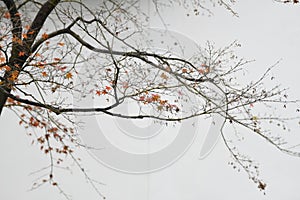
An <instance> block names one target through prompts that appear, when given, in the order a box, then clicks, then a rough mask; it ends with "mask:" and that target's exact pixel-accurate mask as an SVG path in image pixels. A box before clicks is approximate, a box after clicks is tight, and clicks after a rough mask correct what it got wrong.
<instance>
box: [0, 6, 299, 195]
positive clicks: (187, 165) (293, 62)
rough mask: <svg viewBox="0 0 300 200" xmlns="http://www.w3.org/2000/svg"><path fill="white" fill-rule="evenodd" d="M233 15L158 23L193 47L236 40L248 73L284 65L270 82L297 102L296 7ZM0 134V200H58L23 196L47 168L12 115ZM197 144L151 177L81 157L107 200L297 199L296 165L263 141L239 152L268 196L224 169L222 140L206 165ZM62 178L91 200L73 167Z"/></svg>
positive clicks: (46, 190)
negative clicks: (256, 169)
mask: <svg viewBox="0 0 300 200" xmlns="http://www.w3.org/2000/svg"><path fill="white" fill-rule="evenodd" d="M235 10H236V11H237V12H238V13H239V16H240V17H239V18H234V17H232V16H231V14H230V13H228V12H227V11H225V10H224V9H220V8H216V9H215V10H214V16H213V17H206V16H204V17H201V16H198V17H188V18H187V17H185V15H184V14H183V15H180V14H178V12H177V11H176V10H174V9H173V10H169V11H168V12H166V13H164V16H166V18H165V21H166V22H167V23H170V29H172V30H174V31H177V32H180V33H181V34H184V35H186V36H187V37H189V38H192V39H193V40H195V41H196V42H198V43H199V44H204V42H205V41H207V40H210V41H215V43H216V45H217V46H220V47H221V46H224V45H227V44H229V43H231V42H232V41H234V40H238V41H239V42H240V43H241V44H242V48H241V49H240V50H239V52H238V53H239V54H240V55H241V56H243V57H246V58H249V59H255V60H256V62H255V63H253V64H251V67H250V68H249V70H250V69H251V70H253V71H258V72H262V71H264V70H265V69H267V67H269V66H270V65H272V64H274V63H275V62H276V61H277V60H279V59H281V58H282V59H283V60H282V61H281V62H280V67H278V68H277V69H276V70H275V72H276V78H277V79H279V80H281V82H282V84H283V86H287V87H290V88H291V92H290V93H291V94H292V95H293V96H295V97H297V98H300V94H299V93H298V88H297V87H298V84H299V83H300V80H299V78H298V76H299V75H298V73H299V72H300V70H299V69H298V68H299V60H298V57H299V52H300V51H299V50H300V37H299V36H300V23H299V11H300V7H299V6H292V5H291V6H289V5H283V4H277V3H274V2H273V1H271V0H266V1H261V0H252V1H240V3H237V4H236V6H235ZM168 19H169V20H168ZM150 26H157V21H156V20H155V19H152V21H151V22H150ZM291 72H292V73H291ZM0 127H1V135H2V137H1V140H0V149H1V151H0V152H1V153H0V155H1V161H0V162H1V165H0V199H25V200H27V199H28V200H37V199H43V200H48V199H49V200H50V199H64V198H63V196H61V195H60V194H59V192H58V191H57V190H56V189H55V188H53V187H51V186H48V185H46V186H43V187H41V188H39V189H38V190H35V191H32V192H29V191H28V189H30V187H31V185H32V183H33V181H34V180H35V179H36V178H37V175H32V176H31V175H29V174H30V173H31V172H33V171H35V170H39V169H40V168H41V167H44V166H46V165H47V164H48V159H47V158H46V157H45V156H44V155H42V154H41V153H40V152H39V150H37V148H36V147H35V146H31V145H30V143H31V141H30V138H29V137H28V136H26V135H25V134H24V130H23V129H22V128H21V127H19V126H18V121H17V119H16V117H15V116H14V115H13V113H11V112H10V111H8V110H5V111H4V112H3V114H2V117H1V118H0ZM202 139H203V138H202V137H200V136H199V137H198V138H197V139H196V141H195V142H194V144H193V145H192V146H191V148H190V149H189V150H188V151H187V152H186V154H185V155H184V156H183V157H182V158H181V159H180V160H178V161H177V162H176V163H175V164H174V165H172V166H170V167H168V168H166V169H164V170H161V171H158V172H156V173H152V174H144V175H132V174H124V173H120V172H117V171H113V170H111V169H109V168H106V167H104V166H102V165H100V164H99V163H97V162H96V161H95V160H93V159H91V158H90V157H89V156H88V155H87V154H86V153H84V152H83V153H82V154H83V156H84V157H85V158H86V162H84V166H86V167H87V168H88V169H89V172H90V173H91V175H92V176H93V178H95V179H97V180H100V181H101V182H103V183H105V185H104V186H100V190H101V191H102V192H103V193H104V194H105V196H106V197H107V199H111V200H123V199H124V200H129V199H130V200H162V199H172V200H183V199H184V200H196V199H211V200H218V199H232V200H238V199H244V200H248V199H249V200H250V199H251V200H252V199H256V200H263V199H264V200H265V199H272V200H282V199H288V200H296V199H297V200H298V199H300V192H299V189H300V186H299V180H300V172H299V169H300V158H294V157H290V156H287V155H284V154H282V153H280V152H278V151H277V150H276V149H275V148H273V147H272V146H271V145H269V144H267V143H266V142H264V141H262V140H260V139H258V138H255V137H253V138H252V137H250V139H249V140H248V141H246V144H245V148H248V149H249V150H250V151H251V152H252V154H253V155H255V157H254V158H255V159H256V160H257V161H258V162H259V163H260V164H261V165H260V170H261V177H262V178H263V179H264V180H265V181H266V182H267V184H268V186H267V191H266V193H267V195H263V193H262V192H259V191H258V189H257V188H256V185H254V184H253V183H252V182H251V181H249V180H248V179H247V176H246V175H245V173H243V172H240V173H238V172H236V171H235V170H233V169H232V168H231V167H230V166H229V165H228V164H227V162H228V161H230V158H229V153H228V151H227V150H226V148H225V147H224V145H223V143H222V141H221V140H220V141H219V142H218V143H217V145H216V147H215V149H214V150H213V151H212V153H211V154H210V155H209V156H208V157H207V158H206V159H204V160H198V156H199V151H200V146H201V144H202ZM62 172H63V173H61V177H60V178H59V179H60V181H61V184H63V187H64V188H65V191H66V192H67V193H69V194H72V196H73V199H75V200H77V199H78V200H79V199H97V196H96V194H95V193H94V191H93V190H92V189H91V188H90V187H89V186H88V185H86V184H85V180H84V177H83V176H82V175H81V174H80V172H79V171H78V170H76V168H74V169H73V173H70V172H67V171H65V172H64V171H62Z"/></svg>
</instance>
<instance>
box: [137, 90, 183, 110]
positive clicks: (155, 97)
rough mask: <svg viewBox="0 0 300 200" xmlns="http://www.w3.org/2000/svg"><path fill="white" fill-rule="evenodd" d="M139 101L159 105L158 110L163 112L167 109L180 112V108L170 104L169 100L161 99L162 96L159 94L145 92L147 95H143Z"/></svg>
mask: <svg viewBox="0 0 300 200" xmlns="http://www.w3.org/2000/svg"><path fill="white" fill-rule="evenodd" d="M138 100H139V101H141V102H143V103H144V104H148V103H156V104H158V107H157V109H158V110H162V109H163V108H165V109H166V110H167V111H168V110H175V111H176V112H178V111H179V108H178V106H176V105H173V104H170V103H168V100H163V99H161V96H160V95H159V94H151V95H150V94H149V93H148V92H145V95H142V96H140V97H139V99H138Z"/></svg>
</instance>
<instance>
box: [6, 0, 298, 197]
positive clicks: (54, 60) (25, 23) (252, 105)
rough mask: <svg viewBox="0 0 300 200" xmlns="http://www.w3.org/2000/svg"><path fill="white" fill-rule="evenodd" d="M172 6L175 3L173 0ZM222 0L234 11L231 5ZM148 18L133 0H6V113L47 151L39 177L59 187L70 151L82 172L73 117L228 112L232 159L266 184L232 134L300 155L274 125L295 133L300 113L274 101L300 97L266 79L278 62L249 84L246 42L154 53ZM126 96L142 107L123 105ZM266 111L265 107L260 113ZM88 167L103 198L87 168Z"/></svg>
mask: <svg viewBox="0 0 300 200" xmlns="http://www.w3.org/2000/svg"><path fill="white" fill-rule="evenodd" d="M153 3H154V4H155V6H156V8H157V10H158V13H159V10H160V9H161V8H162V7H164V6H165V5H164V4H163V1H161V2H160V1H153ZM172 3H177V1H170V2H168V3H167V5H170V4H172ZM219 3H220V5H222V6H225V8H226V9H228V10H229V11H230V12H231V13H232V14H234V15H237V14H236V13H235V12H234V10H233V9H231V3H230V2H225V1H219ZM286 3H288V2H286ZM294 3H295V2H294ZM184 6H186V7H188V8H192V9H191V10H192V12H194V14H195V15H198V14H199V12H202V11H203V12H208V13H210V10H209V9H207V8H206V7H205V6H204V5H202V4H201V3H200V2H198V1H196V3H195V4H194V3H185V4H184ZM148 17H149V16H148V15H147V14H146V13H144V12H143V11H142V10H141V9H140V7H139V5H138V3H137V2H136V1H126V2H115V1H104V2H102V3H101V4H100V5H99V7H98V8H97V9H93V8H92V7H91V6H89V5H88V3H83V2H81V1H59V0H48V1H44V2H42V3H40V2H36V1H30V0H29V1H28V0H27V1H16V0H15V1H14V0H3V1H2V4H1V27H2V29H1V41H0V42H1V55H0V56H1V57H0V61H1V65H0V69H1V85H0V113H2V110H3V108H4V107H5V108H8V109H10V110H11V111H13V112H15V113H16V115H18V116H19V118H20V121H19V124H20V125H23V126H24V127H25V128H26V130H27V131H28V133H29V135H31V136H32V138H33V142H35V143H37V144H38V145H39V147H40V149H41V150H42V151H43V152H44V153H45V154H46V155H49V157H50V171H49V174H48V176H47V177H44V178H42V179H41V183H40V184H42V183H44V182H49V183H50V184H52V185H53V186H56V187H58V189H59V190H61V188H60V187H59V184H58V183H57V182H56V181H55V176H54V173H55V171H54V166H55V165H61V164H62V163H63V162H64V161H63V160H64V159H63V158H64V156H65V155H68V156H69V158H71V159H73V160H74V161H75V162H76V164H77V165H78V166H79V167H80V169H82V168H81V165H80V163H79V162H78V160H77V157H76V156H75V152H74V151H76V150H77V149H78V148H79V147H81V146H82V147H86V146H85V145H83V144H82V143H80V141H79V140H78V136H77V134H76V126H75V122H74V118H73V116H74V115H82V114H86V113H91V114H97V113H103V114H105V115H108V116H115V117H120V118H125V119H143V118H153V119H155V120H158V121H170V122H181V121H183V120H186V119H189V118H193V117H201V116H205V117H210V116H212V115H215V114H216V115H218V116H221V117H222V119H223V121H222V127H221V130H220V132H221V136H222V139H223V141H224V144H225V145H226V146H227V148H228V150H229V151H230V152H231V154H232V157H233V159H234V161H235V162H236V163H237V164H238V165H239V166H241V168H242V169H243V170H244V171H245V172H246V173H247V174H248V175H249V178H251V179H252V180H253V181H254V182H255V183H256V184H257V185H258V187H259V189H261V190H265V187H266V184H265V183H264V182H263V181H262V180H260V179H259V177H258V174H257V173H258V172H257V165H255V164H253V160H252V159H251V158H248V157H246V156H244V155H243V154H242V153H240V152H239V151H238V149H237V148H236V147H235V144H234V143H231V142H230V140H228V139H227V136H226V131H227V130H228V128H233V129H234V128H244V129H245V130H247V131H249V132H252V133H253V134H255V135H257V136H258V137H261V138H263V139H265V140H267V141H268V142H269V143H270V144H272V145H274V146H275V147H276V148H278V149H279V150H280V151H282V152H284V153H288V154H290V155H294V156H299V153H298V152H297V151H294V150H291V149H289V146H287V145H288V144H285V143H284V142H283V141H282V139H283V138H282V137H276V136H277V135H274V133H273V132H272V130H273V129H269V127H270V126H275V127H278V126H280V127H282V128H283V129H284V130H288V128H287V124H288V122H289V121H290V119H297V117H296V118H292V117H286V116H282V115H281V114H280V113H277V114H278V115H276V113H274V109H276V108H277V107H282V108H284V109H285V107H286V105H287V104H294V103H297V101H292V100H288V95H287V92H286V90H285V89H284V88H281V87H279V86H278V85H276V84H274V86H273V87H270V88H269V87H267V86H266V84H265V83H268V82H271V83H272V81H273V82H274V77H272V76H271V75H270V71H271V69H272V68H273V67H274V66H275V65H274V66H272V67H270V68H268V69H267V70H266V72H265V73H264V74H263V75H262V76H261V77H260V78H258V79H257V80H256V81H252V82H250V83H248V84H245V85H244V84H241V83H240V82H239V80H238V77H240V76H242V75H243V72H244V66H245V65H247V64H249V61H247V60H244V59H240V58H238V56H236V55H235V52H234V48H237V47H239V46H240V45H239V44H238V43H237V42H234V43H232V44H230V45H228V46H226V47H224V48H221V49H217V48H215V47H214V45H213V44H211V43H209V42H208V43H207V44H206V46H205V47H202V48H199V50H198V51H197V52H194V55H193V56H192V57H191V58H186V57H179V56H176V55H173V54H172V49H171V47H170V49H168V50H164V51H163V52H156V51H151V50H149V49H148V48H147V47H146V46H141V45H140V43H138V41H137V39H135V37H143V35H144V34H147V32H145V23H146V22H147V19H148ZM174 45H180V44H174ZM70 97H74V98H76V99H77V100H78V101H84V100H85V99H89V98H95V99H97V103H98V104H97V105H95V106H94V107H79V106H76V105H75V104H72V102H70V101H69V100H68V98H70ZM128 101H130V102H134V103H135V104H136V105H137V106H138V107H139V111H138V112H133V113H122V112H119V111H118V110H117V109H116V108H118V107H120V106H122V105H123V104H125V103H127V102H128ZM182 102H188V105H186V104H184V103H182ZM278 105H279V106H278ZM149 108H151V110H154V111H155V112H154V113H152V112H149ZM259 110H266V114H265V113H264V114H260V115H258V113H259V112H258V111H259ZM294 111H298V110H297V109H296V108H295V110H294ZM229 132H230V131H229ZM230 164H232V165H234V163H230ZM82 173H83V174H84V175H85V176H86V178H87V180H88V181H89V182H90V183H91V185H92V186H93V187H94V188H95V190H96V191H97V192H98V193H99V195H102V194H101V192H100V191H99V190H98V189H97V187H96V186H95V184H94V182H93V180H92V179H91V178H90V177H89V176H88V174H87V173H86V172H85V170H84V169H82ZM37 185H39V184H37Z"/></svg>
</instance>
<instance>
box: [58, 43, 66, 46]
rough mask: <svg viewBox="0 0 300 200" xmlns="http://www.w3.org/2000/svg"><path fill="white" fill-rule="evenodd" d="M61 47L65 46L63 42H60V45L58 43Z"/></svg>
mask: <svg viewBox="0 0 300 200" xmlns="http://www.w3.org/2000/svg"><path fill="white" fill-rule="evenodd" d="M57 44H58V45H59V46H64V45H65V43H63V42H59V43H57Z"/></svg>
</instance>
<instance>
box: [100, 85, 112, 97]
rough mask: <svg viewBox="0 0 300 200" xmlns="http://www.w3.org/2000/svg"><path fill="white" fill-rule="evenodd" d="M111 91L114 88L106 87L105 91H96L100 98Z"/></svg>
mask: <svg viewBox="0 0 300 200" xmlns="http://www.w3.org/2000/svg"><path fill="white" fill-rule="evenodd" d="M111 89H112V88H111V87H110V86H105V88H104V89H103V90H96V95H98V96H100V95H102V94H103V95H105V94H108V93H109V91H110V90H111Z"/></svg>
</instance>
